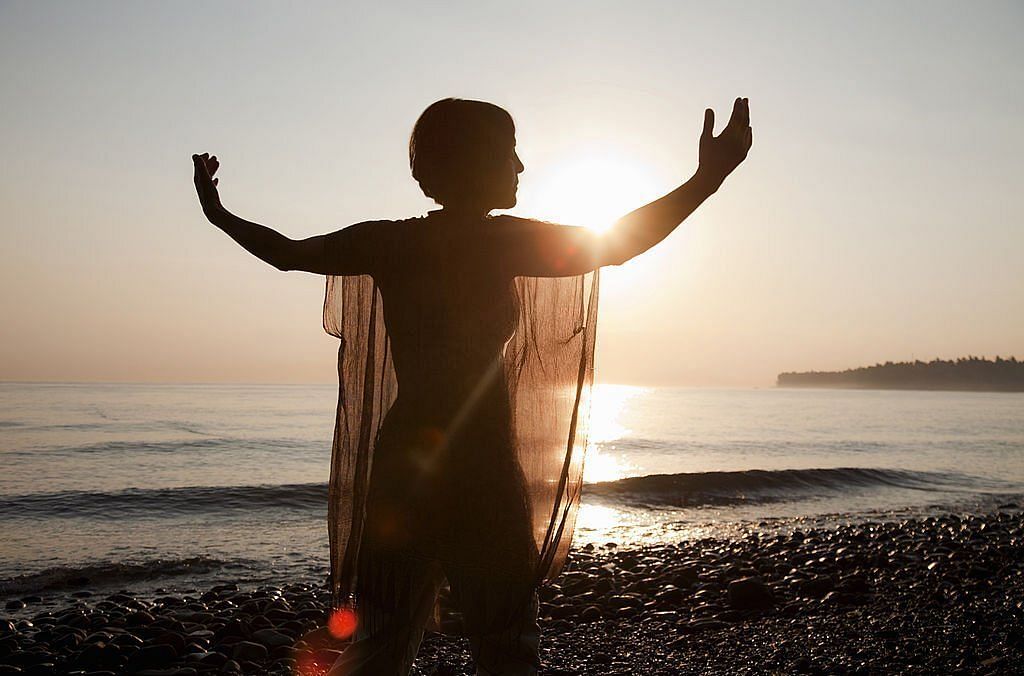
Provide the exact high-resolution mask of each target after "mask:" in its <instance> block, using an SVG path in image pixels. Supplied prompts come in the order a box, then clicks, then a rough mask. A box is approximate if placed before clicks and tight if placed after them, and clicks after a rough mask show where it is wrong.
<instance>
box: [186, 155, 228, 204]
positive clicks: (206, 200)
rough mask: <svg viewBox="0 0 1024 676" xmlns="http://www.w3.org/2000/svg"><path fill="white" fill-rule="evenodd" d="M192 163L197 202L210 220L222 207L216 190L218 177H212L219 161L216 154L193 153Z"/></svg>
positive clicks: (218, 165)
mask: <svg viewBox="0 0 1024 676" xmlns="http://www.w3.org/2000/svg"><path fill="white" fill-rule="evenodd" d="M192 163H193V164H194V165H195V184H196V192H197V193H198V194H199V204H200V205H201V206H202V207H203V213H204V214H206V217H207V218H208V219H210V220H211V221H212V220H213V219H214V217H215V216H216V215H217V214H218V213H219V212H221V211H223V210H224V207H223V206H222V205H221V203H220V194H219V193H218V192H217V183H218V179H216V178H214V177H213V176H214V174H216V173H217V168H218V167H220V162H218V161H217V156H216V155H214V156H212V157H211V156H210V153H203V154H202V155H193V156H192Z"/></svg>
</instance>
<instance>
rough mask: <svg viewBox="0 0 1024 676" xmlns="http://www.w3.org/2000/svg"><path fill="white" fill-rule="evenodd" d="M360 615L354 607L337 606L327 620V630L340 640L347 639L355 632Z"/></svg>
mask: <svg viewBox="0 0 1024 676" xmlns="http://www.w3.org/2000/svg"><path fill="white" fill-rule="evenodd" d="M358 626H359V617H358V616H357V615H356V611H355V610H354V609H352V608H336V609H335V610H334V611H333V612H332V613H331V616H330V618H328V620H327V631H329V632H331V636H333V637H334V638H336V639H339V640H345V639H347V638H349V637H351V636H352V634H354V633H355V631H356V627H358Z"/></svg>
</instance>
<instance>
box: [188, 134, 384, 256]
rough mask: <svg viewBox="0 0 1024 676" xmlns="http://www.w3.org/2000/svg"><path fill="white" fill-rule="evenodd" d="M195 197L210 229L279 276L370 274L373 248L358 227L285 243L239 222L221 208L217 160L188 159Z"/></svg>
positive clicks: (268, 231)
mask: <svg viewBox="0 0 1024 676" xmlns="http://www.w3.org/2000/svg"><path fill="white" fill-rule="evenodd" d="M192 162H193V164H194V165H195V184H196V192H197V193H198V194H199V203H200V204H201V205H202V207H203V213H204V214H205V215H206V218H207V219H209V221H210V222H211V223H213V224H214V225H216V226H217V227H218V228H220V229H221V230H223V231H224V232H225V233H227V234H228V236H229V237H231V239H233V240H235V241H236V242H238V243H239V244H240V245H241V246H242V248H244V249H245V250H246V251H248V252H249V253H251V254H252V255H253V256H256V257H257V258H259V259H260V260H262V261H264V262H266V263H269V264H270V265H273V266H274V267H275V268H277V269H278V270H285V271H287V270H301V271H303V272H315V273H317V274H322V275H353V274H364V273H368V272H370V270H371V268H372V265H371V261H372V258H373V253H374V251H373V247H371V246H369V239H370V238H369V237H368V236H367V235H369V234H370V233H369V232H368V231H367V227H368V226H370V225H371V224H370V223H360V224H357V225H354V226H350V227H348V228H343V229H341V230H338V231H336V232H332V233H329V234H326V235H317V236H316V237H308V238H306V239H299V240H295V239H289V238H288V237H285V236H284V235H282V234H281V233H279V232H277V231H276V230H274V229H272V228H268V227H266V226H265V225H260V224H259V223H253V222H251V221H247V220H245V219H243V218H240V217H238V216H236V215H234V214H232V213H231V212H230V211H228V210H227V209H225V208H224V205H222V204H221V201H220V194H219V192H218V190H217V184H218V183H219V179H217V178H215V177H214V175H215V174H216V173H217V169H218V168H219V167H220V162H218V161H217V157H216V155H214V156H213V157H211V156H210V155H209V153H203V154H202V155H193V156H192Z"/></svg>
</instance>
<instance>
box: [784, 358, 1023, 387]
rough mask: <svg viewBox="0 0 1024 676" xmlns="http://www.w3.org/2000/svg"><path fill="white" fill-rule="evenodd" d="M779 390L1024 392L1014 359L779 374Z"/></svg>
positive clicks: (887, 364) (1019, 363) (890, 364)
mask: <svg viewBox="0 0 1024 676" xmlns="http://www.w3.org/2000/svg"><path fill="white" fill-rule="evenodd" d="M777 385H778V386H779V387H837V388H860V389H879V390H967V391H985V392H1024V361H1018V360H1017V358H1016V357H1010V358H1008V359H1003V358H1002V357H996V358H995V359H992V360H990V359H985V358H984V357H961V358H959V359H955V360H953V359H950V360H943V359H933V360H932V361H927V362H926V361H921V360H916V361H908V362H891V361H887V362H885V363H884V364H875V365H874V366H862V367H860V368H853V369H846V370H845V371H808V372H805V373H780V374H779V377H778V380H777Z"/></svg>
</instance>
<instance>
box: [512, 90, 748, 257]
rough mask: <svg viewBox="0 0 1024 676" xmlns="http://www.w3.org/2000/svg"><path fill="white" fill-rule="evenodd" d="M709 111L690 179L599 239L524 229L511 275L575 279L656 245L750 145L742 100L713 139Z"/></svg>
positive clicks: (568, 231)
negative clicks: (570, 276) (694, 169)
mask: <svg viewBox="0 0 1024 676" xmlns="http://www.w3.org/2000/svg"><path fill="white" fill-rule="evenodd" d="M714 126H715V113H714V111H713V110H711V109H710V108H708V109H707V110H706V111H704V130H703V133H702V134H701V137H700V150H699V164H698V168H697V171H696V173H695V174H694V175H693V177H692V178H691V179H690V180H688V181H686V182H685V183H683V184H682V185H681V186H679V187H678V188H676V189H675V190H673V191H672V192H670V193H668V194H667V195H665V196H664V197H661V198H659V199H657V200H655V201H653V202H651V203H650V204H647V205H645V206H642V207H640V208H639V209H637V210H635V211H632V212H630V213H629V214H627V215H626V216H623V217H622V218H621V219H619V220H618V221H617V222H616V223H615V224H614V225H613V226H612V227H611V228H610V229H609V230H608V231H607V232H606V233H605V234H604V235H597V234H595V233H594V232H592V231H590V230H588V229H586V228H577V227H571V226H564V225H554V224H551V223H536V222H534V223H533V224H532V226H531V227H529V228H526V229H524V235H525V236H524V237H523V242H524V243H523V245H522V246H519V247H514V248H513V249H512V251H513V253H512V256H513V257H514V259H515V260H513V261H512V265H513V268H514V269H515V271H516V274H519V275H523V276H536V277H561V276H569V275H578V274H582V273H584V272H588V271H590V270H593V269H595V268H599V267H602V266H605V265H621V264H622V263H625V262H626V261H628V260H629V259H631V258H633V257H634V256H638V255H640V254H642V253H643V252H645V251H647V250H648V249H650V248H651V247H653V246H654V245H655V244H657V243H658V242H660V241H662V240H663V239H665V238H666V237H668V235H669V234H670V233H671V232H672V231H673V230H675V228H676V226H678V225H679V224H680V223H682V222H683V221H684V220H685V219H686V217H687V216H689V215H690V214H691V213H693V211H694V210H695V209H696V208H697V207H698V206H700V205H701V204H702V203H703V202H704V200H706V199H707V198H708V197H710V196H711V195H713V194H714V193H715V192H716V191H717V190H718V188H719V187H720V186H721V185H722V182H723V181H724V180H725V177H726V176H728V175H729V174H731V173H732V171H733V170H734V169H735V168H736V167H738V166H739V165H740V163H741V162H743V160H744V159H746V157H747V152H748V151H749V150H750V146H751V143H752V141H753V133H752V131H751V128H750V109H749V108H748V106H747V100H746V99H742V98H741V99H736V102H735V104H734V105H733V110H732V117H731V118H730V119H729V123H728V124H727V125H726V127H725V129H723V130H722V133H721V134H719V135H718V136H715V135H714V133H713V132H714Z"/></svg>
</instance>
